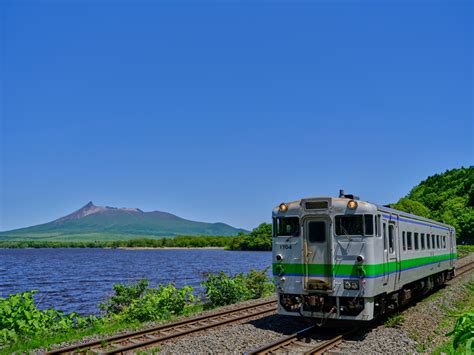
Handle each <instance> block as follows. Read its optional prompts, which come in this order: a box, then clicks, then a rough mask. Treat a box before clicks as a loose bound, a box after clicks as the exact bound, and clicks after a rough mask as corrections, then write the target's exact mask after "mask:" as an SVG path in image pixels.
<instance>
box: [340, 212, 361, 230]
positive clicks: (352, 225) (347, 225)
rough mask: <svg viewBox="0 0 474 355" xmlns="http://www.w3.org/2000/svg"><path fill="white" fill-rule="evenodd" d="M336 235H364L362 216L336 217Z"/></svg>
mask: <svg viewBox="0 0 474 355" xmlns="http://www.w3.org/2000/svg"><path fill="white" fill-rule="evenodd" d="M335 223H336V235H363V234H364V220H363V219H362V215H361V214H359V215H352V216H336V218H335Z"/></svg>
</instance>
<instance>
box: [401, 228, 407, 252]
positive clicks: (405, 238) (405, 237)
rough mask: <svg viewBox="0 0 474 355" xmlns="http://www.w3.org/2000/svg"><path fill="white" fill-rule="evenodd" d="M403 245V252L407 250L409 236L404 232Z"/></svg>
mask: <svg viewBox="0 0 474 355" xmlns="http://www.w3.org/2000/svg"><path fill="white" fill-rule="evenodd" d="M402 243H403V251H406V250H407V236H406V235H405V232H404V231H403V232H402Z"/></svg>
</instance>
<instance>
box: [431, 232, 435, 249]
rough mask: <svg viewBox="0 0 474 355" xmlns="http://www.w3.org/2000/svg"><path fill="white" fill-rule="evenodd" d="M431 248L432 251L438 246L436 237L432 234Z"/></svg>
mask: <svg viewBox="0 0 474 355" xmlns="http://www.w3.org/2000/svg"><path fill="white" fill-rule="evenodd" d="M431 248H432V249H436V245H435V235H434V234H431Z"/></svg>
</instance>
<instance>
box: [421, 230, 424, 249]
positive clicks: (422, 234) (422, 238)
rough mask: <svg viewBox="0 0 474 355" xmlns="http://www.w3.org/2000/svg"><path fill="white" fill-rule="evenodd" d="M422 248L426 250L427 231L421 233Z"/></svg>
mask: <svg viewBox="0 0 474 355" xmlns="http://www.w3.org/2000/svg"><path fill="white" fill-rule="evenodd" d="M420 241H421V250H425V233H421V238H420Z"/></svg>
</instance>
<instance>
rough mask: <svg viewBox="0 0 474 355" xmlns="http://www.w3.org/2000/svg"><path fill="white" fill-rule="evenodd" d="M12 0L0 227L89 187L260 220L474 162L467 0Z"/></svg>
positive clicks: (4, 55) (104, 198)
mask: <svg viewBox="0 0 474 355" xmlns="http://www.w3.org/2000/svg"><path fill="white" fill-rule="evenodd" d="M0 3H1V4H0V7H1V12H2V15H1V17H0V21H1V31H2V32H1V59H2V71H1V78H0V80H1V81H2V82H1V84H2V87H1V89H2V91H1V102H0V103H1V111H0V114H1V126H0V128H1V135H0V140H1V149H2V151H1V159H2V160H1V162H0V178H1V185H0V186H1V191H0V210H1V211H0V212H1V213H0V230H8V229H13V228H17V227H24V226H29V225H34V224H38V223H43V222H48V221H50V220H53V219H55V218H58V217H60V216H62V215H65V214H67V213H70V212H72V211H73V210H76V209H78V208H80V207H81V206H82V205H84V204H86V203H87V202H88V201H89V200H92V201H93V202H94V203H95V204H97V205H109V206H116V207H139V208H141V209H143V210H146V211H148V210H162V211H168V212H171V213H175V214H177V215H179V216H182V217H184V218H189V219H193V220H200V221H209V222H217V221H220V222H225V223H228V224H231V225H233V226H237V227H244V228H248V229H250V228H253V227H255V226H256V225H258V224H259V223H260V222H263V221H269V220H270V218H271V209H272V208H273V207H274V206H275V205H277V204H278V203H280V202H281V201H288V200H292V199H297V198H300V197H308V196H318V195H337V193H338V190H339V189H340V188H344V189H345V190H346V192H348V193H355V194H358V195H360V196H361V198H363V199H367V200H370V201H374V202H377V203H389V202H395V201H396V200H398V198H399V197H401V196H403V195H405V194H406V193H408V192H409V190H410V188H411V187H413V186H414V185H416V184H417V183H418V182H419V181H420V180H422V179H424V178H426V177H427V176H429V175H432V174H434V173H438V172H444V171H445V170H446V169H451V168H455V167H460V166H462V165H464V166H469V165H472V164H473V150H474V149H473V120H474V117H473V116H474V115H473V111H474V108H473V95H474V92H473V84H474V79H473V63H474V58H473V43H474V29H473V26H474V25H473V24H474V15H473V13H474V6H473V2H472V1H465V2H462V1H434V0H433V1H430V0H422V1H393V2H388V1H367V2H362V3H360V2H355V1H301V2H294V1H249V2H240V1H213V2H210V1H208V2H199V1H186V2H185V1H156V2H152V1H147V2H136V1H129V2H127V1H112V0H110V1H105V0H104V1H82V2H81V1H54V2H46V1H40V0H38V1H32V2H25V1H6V0H3V1H1V2H0Z"/></svg>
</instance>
